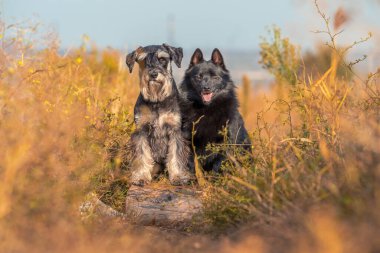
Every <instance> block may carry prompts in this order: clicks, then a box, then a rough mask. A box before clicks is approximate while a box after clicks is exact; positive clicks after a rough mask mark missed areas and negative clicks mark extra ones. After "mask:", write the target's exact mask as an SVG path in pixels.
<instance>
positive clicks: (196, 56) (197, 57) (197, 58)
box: [190, 48, 204, 67]
mask: <svg viewBox="0 0 380 253" xmlns="http://www.w3.org/2000/svg"><path fill="white" fill-rule="evenodd" d="M203 61H204V60H203V53H202V51H201V50H200V49H199V48H197V49H195V51H194V53H193V56H191V60H190V67H192V66H194V65H196V64H198V63H201V62H203Z"/></svg>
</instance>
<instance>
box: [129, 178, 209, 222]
mask: <svg viewBox="0 0 380 253" xmlns="http://www.w3.org/2000/svg"><path fill="white" fill-rule="evenodd" d="M201 209H202V202H201V191H199V190H197V189H195V188H193V187H191V186H171V185H159V186H158V185H148V186H144V187H139V186H131V188H130V189H129V190H128V193H127V199H126V217H127V218H128V220H131V221H133V222H134V223H136V224H140V225H155V226H163V227H178V226H181V227H186V226H189V225H191V222H192V219H193V217H194V215H196V214H198V213H200V211H201Z"/></svg>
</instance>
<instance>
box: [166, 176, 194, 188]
mask: <svg viewBox="0 0 380 253" xmlns="http://www.w3.org/2000/svg"><path fill="white" fill-rule="evenodd" d="M169 180H170V183H171V184H172V185H176V186H179V185H188V184H189V183H190V176H189V175H188V174H178V175H175V176H173V177H169Z"/></svg>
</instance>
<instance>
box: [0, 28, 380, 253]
mask: <svg viewBox="0 0 380 253" xmlns="http://www.w3.org/2000/svg"><path fill="white" fill-rule="evenodd" d="M0 29H1V30H0V34H3V37H2V38H1V41H0V44H1V48H0V70H1V79H0V140H1V142H0V228H1V229H0V252H78V253H84V252H109V251H113V252H125V251H128V252H150V251H152V250H155V251H163V252H169V251H173V252H194V251H196V250H197V251H200V252H211V251H216V250H218V251H220V250H223V251H225V252H236V251H239V252H245V251H247V252H248V251H251V250H252V248H254V249H255V251H256V252H270V251H275V252H371V251H372V252H374V251H376V250H379V248H380V245H379V243H378V242H376V241H375V239H376V237H375V236H376V234H378V233H379V224H380V215H379V214H378V212H376V211H377V210H378V209H379V208H380V206H379V203H380V188H379V185H380V184H379V178H380V167H379V156H380V147H379V140H380V138H379V136H380V128H379V86H378V83H377V82H376V77H377V76H376V75H374V76H372V77H371V80H369V82H367V83H362V82H360V81H358V80H356V81H354V82H352V83H348V82H346V81H342V80H340V79H339V78H337V77H336V76H335V75H333V74H332V73H334V69H335V68H336V65H334V64H332V66H331V68H330V70H329V71H327V72H326V73H325V74H324V75H323V74H322V75H321V77H320V78H319V79H316V80H300V82H299V83H298V84H297V85H294V86H292V87H291V88H289V89H285V88H284V87H282V91H281V92H282V94H281V100H277V96H278V94H279V92H278V91H277V90H276V87H275V86H274V87H273V88H272V89H270V90H269V91H265V92H264V91H258V90H251V91H250V92H249V95H248V93H247V89H249V87H248V86H247V84H245V85H243V86H242V87H243V89H244V93H243V94H244V96H243V97H242V96H241V101H243V103H242V105H243V107H244V108H243V112H244V115H245V121H246V125H247V127H248V129H249V131H250V133H251V135H252V141H253V150H254V151H253V156H251V155H249V154H245V155H242V156H238V155H236V154H238V153H235V151H236V150H234V149H230V148H228V150H227V151H231V152H232V154H235V156H234V160H233V161H231V160H228V161H227V163H226V165H225V170H226V173H227V174H226V176H225V177H221V178H220V179H218V180H216V182H214V183H212V185H210V184H207V187H209V189H212V191H210V194H209V197H210V198H209V202H208V203H207V210H206V212H205V214H204V216H203V217H201V220H200V222H199V226H200V227H199V229H197V230H198V231H199V230H201V232H202V233H203V232H205V231H214V229H215V228H217V227H218V228H220V227H221V225H223V226H224V225H226V226H227V227H228V228H229V229H231V228H230V226H231V224H232V225H235V226H236V225H241V223H242V222H246V223H247V225H246V226H241V227H242V228H241V229H243V230H240V231H241V232H235V233H234V234H233V236H232V238H231V236H230V237H228V236H227V237H223V236H222V237H221V239H219V240H216V239H213V237H212V236H211V235H209V234H202V233H201V234H198V233H192V234H190V235H189V234H181V233H178V232H176V231H174V232H173V231H162V230H160V229H149V228H145V229H142V228H135V227H131V226H129V225H126V224H120V223H117V222H107V221H100V222H99V221H96V219H94V220H90V221H87V222H82V220H81V217H80V216H79V211H78V207H79V205H80V203H81V201H83V199H84V198H85V195H86V194H87V193H88V192H90V191H93V190H95V191H97V192H98V193H99V194H103V195H102V196H101V197H102V198H103V199H105V200H106V201H108V202H109V203H111V204H113V205H114V206H115V207H116V208H120V209H121V208H122V204H120V202H119V201H118V200H120V199H122V198H123V196H124V194H125V191H126V190H127V187H128V178H127V173H126V171H124V167H123V154H122V152H120V150H121V149H122V147H123V146H124V145H125V144H126V142H127V141H128V138H129V135H130V133H131V131H133V127H134V126H133V124H132V106H133V104H134V102H135V99H136V97H137V94H138V92H139V91H138V85H137V82H138V77H137V74H136V73H137V72H134V74H132V75H130V74H129V73H128V72H127V70H126V69H125V67H124V54H123V53H121V52H119V51H116V50H112V49H106V50H101V51H100V50H98V49H96V48H95V47H92V48H90V49H88V45H87V44H86V43H85V42H84V44H83V46H82V47H80V48H78V49H75V50H71V51H70V52H65V53H59V52H58V46H57V44H56V42H55V40H48V41H47V42H46V41H45V42H44V41H43V40H41V39H39V38H37V39H36V40H35V39H34V38H33V39H30V37H29V35H30V34H31V33H33V29H30V27H19V26H11V27H7V26H6V25H5V24H3V23H1V24H0ZM4 34H7V36H5V37H4ZM245 83H247V80H246V81H245ZM285 87H286V86H285ZM239 94H241V91H240V90H239ZM241 95H242V94H241ZM214 148H217V147H214ZM216 151H218V152H225V151H226V150H225V148H220V147H219V148H218V150H216ZM124 187H125V188H124ZM215 193H216V194H215ZM113 201H114V203H112V202H113ZM223 226H222V227H223ZM210 227H211V230H210ZM228 231H231V230H228ZM219 232H220V231H219ZM163 238H164V239H163ZM283 247H284V248H283Z"/></svg>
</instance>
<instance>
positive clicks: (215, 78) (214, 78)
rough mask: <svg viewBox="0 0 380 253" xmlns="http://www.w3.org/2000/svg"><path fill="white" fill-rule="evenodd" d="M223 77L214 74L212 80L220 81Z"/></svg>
mask: <svg viewBox="0 0 380 253" xmlns="http://www.w3.org/2000/svg"><path fill="white" fill-rule="evenodd" d="M221 79H222V78H221V77H220V76H212V80H215V81H220V80H221Z"/></svg>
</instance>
